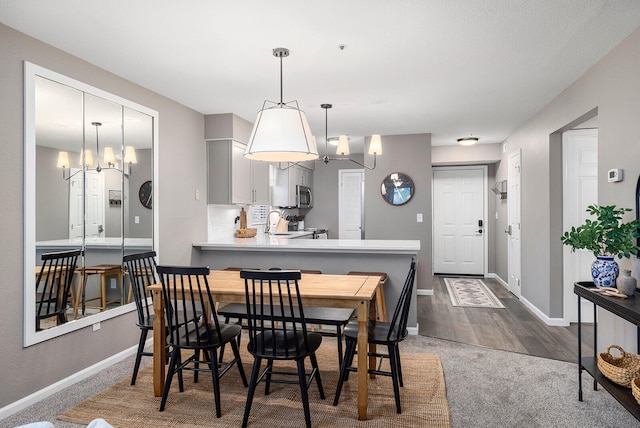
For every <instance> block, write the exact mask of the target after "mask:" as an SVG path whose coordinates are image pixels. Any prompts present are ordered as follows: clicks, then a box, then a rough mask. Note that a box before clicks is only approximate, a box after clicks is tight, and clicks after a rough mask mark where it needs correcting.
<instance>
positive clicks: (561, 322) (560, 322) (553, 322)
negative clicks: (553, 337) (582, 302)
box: [485, 273, 569, 327]
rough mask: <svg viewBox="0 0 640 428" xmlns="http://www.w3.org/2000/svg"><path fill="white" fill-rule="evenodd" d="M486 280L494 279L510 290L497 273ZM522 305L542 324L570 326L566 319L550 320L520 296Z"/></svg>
mask: <svg viewBox="0 0 640 428" xmlns="http://www.w3.org/2000/svg"><path fill="white" fill-rule="evenodd" d="M485 278H493V279H495V280H496V281H498V282H499V283H500V284H502V285H503V286H504V288H506V289H507V290H508V289H509V284H508V283H506V282H505V281H504V280H503V279H502V278H500V277H499V276H498V275H496V274H495V273H488V274H486V275H485ZM520 303H522V304H523V305H524V306H526V307H527V308H528V309H529V310H530V311H531V312H533V313H534V314H535V316H537V317H538V318H540V320H542V322H544V323H545V324H547V325H550V326H553V327H567V326H568V325H569V323H567V322H566V321H565V319H564V318H549V317H548V316H547V315H545V314H544V313H543V312H542V311H541V310H540V309H538V308H536V307H535V305H534V304H533V303H531V302H530V301H528V300H527V299H526V298H525V297H522V296H520Z"/></svg>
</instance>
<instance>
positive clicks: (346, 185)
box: [338, 169, 364, 239]
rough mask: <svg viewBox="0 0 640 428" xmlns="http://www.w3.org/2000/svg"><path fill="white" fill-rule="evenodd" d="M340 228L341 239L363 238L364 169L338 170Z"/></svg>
mask: <svg viewBox="0 0 640 428" xmlns="http://www.w3.org/2000/svg"><path fill="white" fill-rule="evenodd" d="M338 183H339V190H338V201H339V202H338V206H339V208H338V229H339V237H340V239H363V236H362V235H363V227H362V226H363V224H362V223H363V220H362V217H363V213H364V208H363V205H364V170H362V169H341V170H339V171H338Z"/></svg>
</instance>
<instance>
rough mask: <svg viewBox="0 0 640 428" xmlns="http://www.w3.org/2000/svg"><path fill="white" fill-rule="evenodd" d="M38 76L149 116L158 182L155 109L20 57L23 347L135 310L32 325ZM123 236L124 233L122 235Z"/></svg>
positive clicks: (129, 305)
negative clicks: (43, 326) (46, 326)
mask: <svg viewBox="0 0 640 428" xmlns="http://www.w3.org/2000/svg"><path fill="white" fill-rule="evenodd" d="M36 76H41V77H44V78H46V79H49V80H53V81H55V82H58V83H61V84H63V85H66V86H69V87H71V88H74V89H78V90H80V91H82V92H86V93H88V94H91V95H95V96H98V97H100V98H104V99H106V100H109V101H113V102H115V103H118V104H120V105H122V106H124V107H129V108H131V109H133V110H137V111H139V112H141V113H144V114H147V115H149V116H151V117H153V180H154V182H155V183H158V176H159V173H158V159H159V156H158V152H159V150H158V147H159V139H158V117H159V114H158V112H157V111H155V110H152V109H149V108H147V107H144V106H142V105H140V104H137V103H134V102H132V101H129V100H127V99H124V98H121V97H119V96H117V95H114V94H111V93H109V92H106V91H103V90H102V89H98V88H96V87H93V86H91V85H88V84H86V83H83V82H80V81H78V80H75V79H72V78H70V77H67V76H64V75H62V74H59V73H56V72H54V71H51V70H48V69H46V68H43V67H40V66H38V65H36V64H33V63H30V62H28V61H24V189H23V196H24V267H23V270H24V277H23V278H24V279H23V284H24V299H23V302H24V311H23V312H24V320H23V327H24V336H23V347H27V346H31V345H34V344H36V343H40V342H43V341H45V340H49V339H52V338H55V337H58V336H61V335H63V334H67V333H70V332H72V331H76V330H80V329H82V328H85V327H87V326H90V325H93V324H96V323H99V322H101V321H104V320H107V319H111V318H114V317H117V316H119V315H122V314H125V313H128V312H131V311H134V310H135V303H133V302H132V303H127V304H125V305H122V306H119V307H117V308H113V309H109V310H108V311H104V312H100V313H97V314H94V315H91V316H90V317H86V318H81V319H78V320H74V321H70V322H67V323H65V324H62V325H59V326H56V327H53V328H49V329H45V330H41V331H37V332H36V325H35V306H36V302H35V297H36V296H35V292H34V290H35V277H34V274H33V267H34V266H36V264H37V261H36V212H35V211H36V173H35V162H36V127H35V79H36ZM157 188H158V186H157V185H156V186H153V203H154V210H153V248H154V249H155V251H156V252H158V248H159V247H158V242H159V233H158V232H159V222H158V219H159V212H160V209H159V206H160V205H159V201H158V199H159V198H158V194H157ZM123 239H124V237H123Z"/></svg>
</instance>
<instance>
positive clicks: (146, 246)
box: [36, 238, 153, 250]
mask: <svg viewBox="0 0 640 428" xmlns="http://www.w3.org/2000/svg"><path fill="white" fill-rule="evenodd" d="M81 245H82V240H81V239H80V238H77V239H54V240H50V241H38V242H36V248H47V249H57V248H59V249H69V248H79V247H80V246H81ZM124 246H125V248H126V249H127V250H133V249H135V250H150V249H151V248H152V247H153V240H152V239H150V238H125V239H124ZM85 247H86V248H100V249H109V248H113V249H120V248H122V239H121V238H87V239H86V240H85Z"/></svg>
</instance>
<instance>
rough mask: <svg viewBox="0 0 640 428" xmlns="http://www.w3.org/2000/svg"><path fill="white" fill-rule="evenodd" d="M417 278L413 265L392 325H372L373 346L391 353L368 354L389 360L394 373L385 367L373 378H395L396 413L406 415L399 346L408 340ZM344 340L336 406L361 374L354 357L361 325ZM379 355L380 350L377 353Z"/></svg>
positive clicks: (374, 371)
mask: <svg viewBox="0 0 640 428" xmlns="http://www.w3.org/2000/svg"><path fill="white" fill-rule="evenodd" d="M415 277H416V262H415V260H412V261H411V266H410V268H409V273H408V274H407V278H406V280H405V282H404V286H403V287H402V292H401V293H400V298H399V299H398V304H397V305H396V309H395V311H394V313H393V318H392V319H391V322H383V321H377V320H376V321H368V322H367V333H368V341H369V346H371V345H381V346H386V347H387V353H386V354H383V353H379V352H368V355H369V356H374V357H376V358H378V357H388V358H389V366H390V371H383V370H382V369H381V367H378V368H377V369H369V370H368V372H369V373H371V374H376V375H381V376H391V379H392V384H393V395H394V397H395V401H396V412H398V413H402V411H401V408H400V388H399V387H400V386H403V382H402V365H401V363H400V349H399V347H398V344H399V343H400V342H402V341H403V340H404V339H406V338H407V335H408V332H407V321H408V318H409V308H410V305H411V295H412V293H413V284H414V282H415ZM344 337H345V342H346V350H345V354H344V358H343V359H342V365H341V366H340V377H339V379H338V386H337V388H336V395H335V397H334V399H333V405H334V406H337V405H338V400H339V399H340V392H341V391H342V386H343V384H344V382H345V380H347V378H348V377H349V372H351V371H357V368H356V367H353V356H354V355H355V353H356V345H357V343H358V323H357V322H354V321H352V322H350V323H349V324H347V326H346V327H345V329H344ZM376 351H377V350H376Z"/></svg>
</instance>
